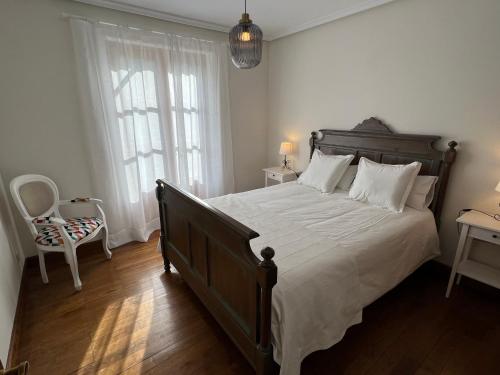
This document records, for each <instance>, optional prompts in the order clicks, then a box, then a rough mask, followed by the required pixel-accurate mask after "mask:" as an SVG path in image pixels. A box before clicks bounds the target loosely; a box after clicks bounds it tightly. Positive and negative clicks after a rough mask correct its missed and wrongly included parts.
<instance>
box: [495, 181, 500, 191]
mask: <svg viewBox="0 0 500 375" xmlns="http://www.w3.org/2000/svg"><path fill="white" fill-rule="evenodd" d="M495 190H496V191H498V192H499V193H500V182H499V183H498V185H497V187H496V188H495Z"/></svg>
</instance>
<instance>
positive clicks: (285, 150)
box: [280, 142, 500, 186]
mask: <svg viewBox="0 0 500 375" xmlns="http://www.w3.org/2000/svg"><path fill="white" fill-rule="evenodd" d="M291 153H292V144H291V143H290V142H281V145H280V155H283V156H285V159H284V160H283V167H284V168H288V160H286V156H287V155H290V154H291ZM499 186H500V185H499Z"/></svg>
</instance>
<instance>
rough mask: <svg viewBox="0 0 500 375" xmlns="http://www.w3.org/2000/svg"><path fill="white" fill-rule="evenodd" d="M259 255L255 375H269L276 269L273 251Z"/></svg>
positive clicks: (271, 361) (265, 251) (272, 363)
mask: <svg viewBox="0 0 500 375" xmlns="http://www.w3.org/2000/svg"><path fill="white" fill-rule="evenodd" d="M260 255H262V258H263V259H264V260H263V261H261V262H260V263H259V265H258V267H257V281H258V283H259V286H260V303H259V304H258V305H260V311H259V322H260V327H259V343H258V345H257V361H256V366H255V370H256V372H257V375H270V374H272V373H273V371H274V369H275V364H274V360H273V348H272V345H271V306H272V289H273V286H274V285H276V282H277V278H278V268H277V267H276V264H275V263H274V262H273V260H272V258H273V257H274V250H273V249H272V248H270V247H266V248H264V249H263V250H262V251H261V252H260Z"/></svg>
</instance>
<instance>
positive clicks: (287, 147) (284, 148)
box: [280, 142, 292, 155]
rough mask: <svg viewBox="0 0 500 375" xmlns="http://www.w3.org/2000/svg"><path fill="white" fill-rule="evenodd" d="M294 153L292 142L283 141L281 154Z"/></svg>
mask: <svg viewBox="0 0 500 375" xmlns="http://www.w3.org/2000/svg"><path fill="white" fill-rule="evenodd" d="M291 153H292V144H291V143H290V142H281V146H280V155H290V154H291Z"/></svg>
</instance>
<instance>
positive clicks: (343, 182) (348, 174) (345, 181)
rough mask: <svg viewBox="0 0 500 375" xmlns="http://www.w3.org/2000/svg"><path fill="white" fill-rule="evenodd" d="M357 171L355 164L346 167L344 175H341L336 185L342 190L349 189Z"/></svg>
mask: <svg viewBox="0 0 500 375" xmlns="http://www.w3.org/2000/svg"><path fill="white" fill-rule="evenodd" d="M357 171H358V166H357V165H350V166H349V167H347V169H346V171H345V173H344V175H343V176H342V178H341V179H340V181H339V183H338V185H337V188H339V189H342V190H349V188H350V187H351V185H352V182H353V181H354V177H356V172H357Z"/></svg>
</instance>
